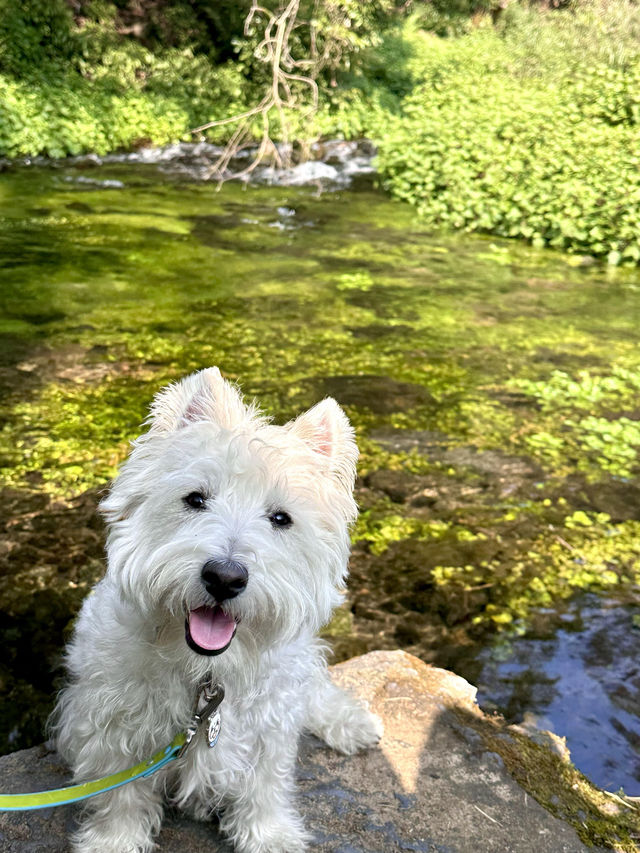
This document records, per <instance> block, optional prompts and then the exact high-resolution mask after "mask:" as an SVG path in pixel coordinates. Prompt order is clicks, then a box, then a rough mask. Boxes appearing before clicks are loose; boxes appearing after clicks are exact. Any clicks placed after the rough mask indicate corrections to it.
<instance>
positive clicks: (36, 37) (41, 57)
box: [0, 0, 78, 77]
mask: <svg viewBox="0 0 640 853" xmlns="http://www.w3.org/2000/svg"><path fill="white" fill-rule="evenodd" d="M77 48H78V44H77V39H76V37H75V35H74V33H73V32H72V18H71V10H70V8H69V5H68V4H67V3H65V2H64V0H21V2H19V3H16V2H14V0H0V73H2V74H9V75H12V76H22V75H28V76H30V77H32V76H33V75H34V74H44V73H45V72H50V71H51V70H52V69H58V70H59V69H62V68H63V67H64V66H65V64H66V63H68V62H69V61H70V60H71V59H72V57H73V56H74V54H75V52H76V50H77Z"/></svg>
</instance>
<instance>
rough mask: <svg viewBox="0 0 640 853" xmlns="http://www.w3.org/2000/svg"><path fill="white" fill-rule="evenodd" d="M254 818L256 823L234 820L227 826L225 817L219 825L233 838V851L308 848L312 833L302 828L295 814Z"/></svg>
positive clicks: (299, 851) (275, 852)
mask: <svg viewBox="0 0 640 853" xmlns="http://www.w3.org/2000/svg"><path fill="white" fill-rule="evenodd" d="M236 817H237V816H236ZM254 817H255V822H249V821H247V820H245V821H243V822H242V823H238V822H236V820H234V821H233V824H232V825H227V826H225V825H224V824H225V820H224V818H223V820H222V821H221V827H220V828H221V829H222V830H223V832H224V833H225V834H226V835H227V836H228V837H229V838H230V839H231V840H232V841H233V845H234V848H235V850H236V853H303V851H305V850H307V847H308V843H309V842H310V841H311V840H312V837H313V836H312V835H311V834H310V833H308V832H307V831H306V830H305V828H304V825H303V823H302V820H301V819H300V817H299V816H298V815H297V814H296V813H294V812H292V813H290V814H288V815H283V814H282V813H281V814H279V815H278V817H275V816H269V817H267V816H266V815H264V814H263V815H262V816H260V815H254Z"/></svg>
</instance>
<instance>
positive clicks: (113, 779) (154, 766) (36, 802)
mask: <svg viewBox="0 0 640 853" xmlns="http://www.w3.org/2000/svg"><path fill="white" fill-rule="evenodd" d="M186 742H187V734H186V733H185V732H180V734H179V735H176V737H175V738H174V739H173V740H172V741H171V743H170V744H169V745H168V746H165V748H164V749H161V750H159V751H158V752H156V754H155V755H153V756H152V757H151V758H149V759H147V760H146V761H141V762H140V763H139V764H136V765H135V766H134V767H130V768H129V769H128V770H121V771H120V772H119V773H112V774H111V775H110V776H103V777H102V778H101V779H95V780H94V781H92V782H81V783H80V784H79V785H70V786H69V787H68V788H55V789H54V790H53V791H37V792H35V793H33V794H0V811H26V810H29V809H47V808H52V807H54V806H65V805H68V804H69V803H75V802H77V801H78V800H85V799H87V798H88V797H95V796H96V795H97V794H104V793H105V791H112V790H113V789H114V788H119V787H120V785H126V784H127V783H128V782H133V781H134V779H140V778H143V777H145V776H150V775H151V774H152V773H155V772H156V770H159V769H160V768H161V767H164V765H165V764H168V763H169V762H170V761H173V760H174V759H175V758H178V756H179V755H180V753H181V751H182V748H183V746H184V745H185V743H186Z"/></svg>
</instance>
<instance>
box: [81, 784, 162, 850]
mask: <svg viewBox="0 0 640 853" xmlns="http://www.w3.org/2000/svg"><path fill="white" fill-rule="evenodd" d="M156 788H157V785H155V784H154V780H153V779H137V780H136V781H135V782H131V783H130V784H129V785H125V786H123V787H122V788H116V789H115V790H114V791H109V792H107V793H105V794H100V795H99V796H97V797H96V798H95V799H93V800H91V801H89V803H88V804H87V806H85V809H84V811H83V815H82V818H81V821H80V825H79V827H78V829H77V830H76V832H75V833H74V835H73V839H72V840H73V850H74V853H148V851H150V850H151V849H152V848H153V847H154V843H153V837H154V836H155V835H156V834H157V833H158V832H159V830H160V824H161V822H162V800H161V796H160V793H159V791H158V790H156Z"/></svg>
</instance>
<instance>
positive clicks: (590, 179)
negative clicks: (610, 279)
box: [378, 24, 640, 264]
mask: <svg viewBox="0 0 640 853" xmlns="http://www.w3.org/2000/svg"><path fill="white" fill-rule="evenodd" d="M549 26H551V24H549ZM425 44H426V45H427V46H428V49H427V50H425V51H424V58H423V68H422V84H421V85H420V86H419V87H417V88H416V89H415V90H414V91H413V92H412V93H411V94H410V95H409V96H408V97H407V98H405V100H404V102H403V104H402V112H401V114H400V115H399V116H397V117H392V118H391V119H390V120H389V121H388V122H387V123H386V126H384V127H382V128H381V133H380V138H379V158H378V166H379V170H380V172H381V174H382V178H383V182H384V185H385V186H386V187H388V188H389V189H390V190H391V192H392V193H393V194H394V195H396V196H397V197H398V198H401V199H404V200H406V201H409V202H411V203H412V204H415V205H416V206H417V208H418V210H419V212H420V213H421V215H422V216H423V217H424V218H425V219H426V220H427V221H428V222H430V223H432V224H433V225H438V226H445V227H450V228H463V229H467V230H470V231H471V230H478V231H484V232H489V233H493V234H497V235H500V236H504V237H522V238H525V239H527V240H529V241H531V242H532V243H533V244H534V245H537V246H546V245H548V246H553V247H556V248H560V249H566V250H569V251H574V252H580V253H588V254H592V255H596V256H603V257H606V258H608V260H609V262H610V263H613V264H617V263H620V262H625V263H633V264H635V263H637V262H638V261H639V260H640V169H639V168H638V166H639V164H640V150H639V144H638V143H639V142H640V136H639V135H638V130H637V120H638V116H639V114H640V95H639V94H638V92H640V87H638V85H637V84H635V83H634V81H635V80H639V81H640V62H639V60H638V59H637V58H636V59H633V60H631V59H629V63H630V65H629V66H628V68H627V70H626V72H625V73H624V74H623V73H622V72H621V71H618V70H616V69H615V68H613V67H609V66H605V65H602V64H600V65H594V66H591V65H589V66H588V67H586V68H585V69H584V73H583V74H582V76H579V77H572V74H571V73H569V67H568V66H566V67H565V68H564V73H560V72H558V73H557V74H556V79H548V78H547V77H545V76H544V73H543V72H542V69H541V67H540V66H539V65H538V64H537V61H536V62H533V63H530V64H528V65H527V64H526V63H524V62H523V61H521V60H522V57H523V56H528V54H526V52H525V53H523V50H522V46H521V45H519V46H518V48H517V50H516V49H514V48H513V45H512V42H511V41H510V40H508V39H505V38H501V37H500V36H499V34H497V33H496V32H494V31H492V30H489V29H484V30H482V29H481V30H478V31H476V32H474V33H472V34H470V35H468V36H464V37H461V38H459V39H456V40H442V39H438V38H435V37H433V36H431V37H429V36H425ZM571 62H572V63H573V59H572V60H571Z"/></svg>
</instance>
